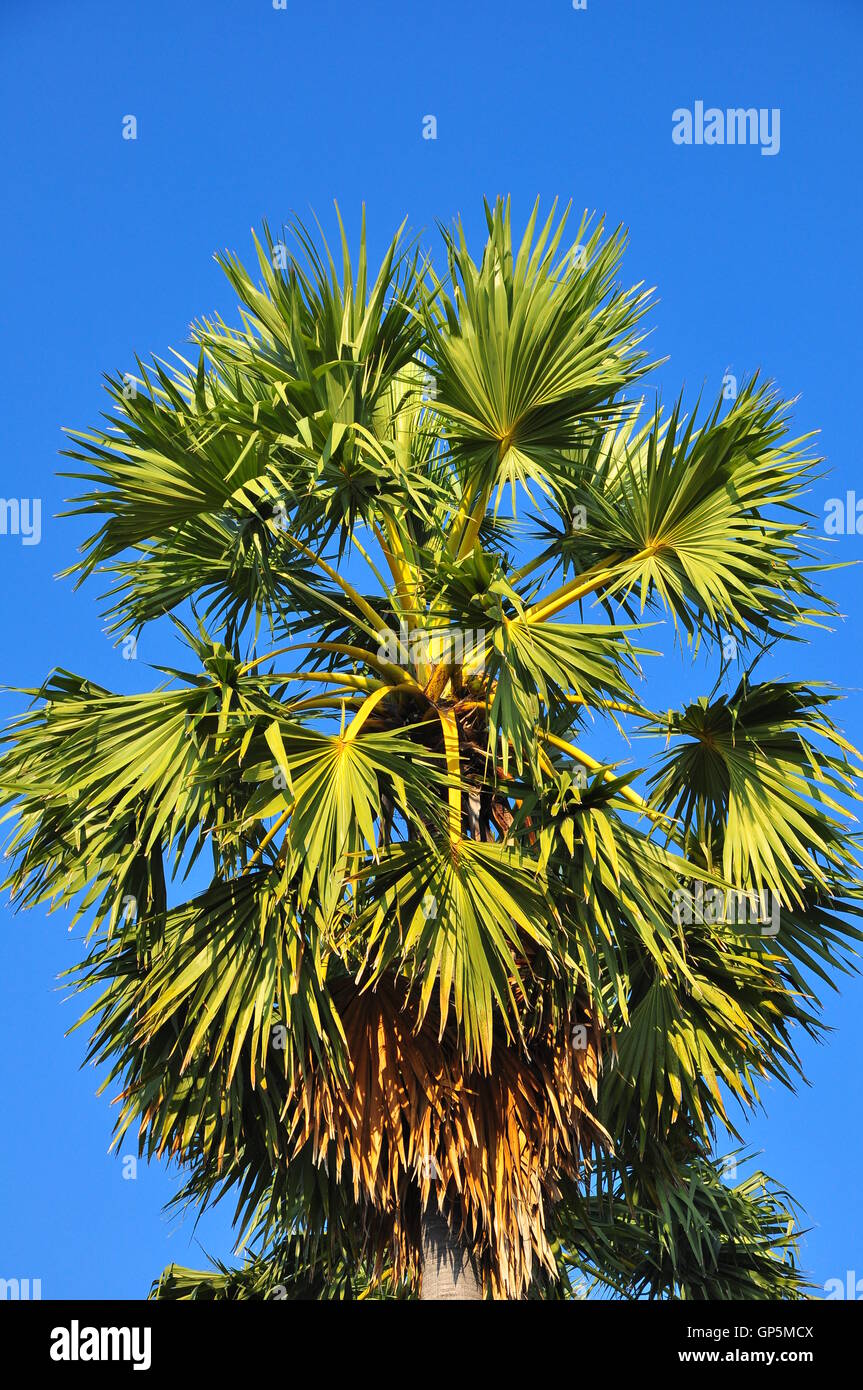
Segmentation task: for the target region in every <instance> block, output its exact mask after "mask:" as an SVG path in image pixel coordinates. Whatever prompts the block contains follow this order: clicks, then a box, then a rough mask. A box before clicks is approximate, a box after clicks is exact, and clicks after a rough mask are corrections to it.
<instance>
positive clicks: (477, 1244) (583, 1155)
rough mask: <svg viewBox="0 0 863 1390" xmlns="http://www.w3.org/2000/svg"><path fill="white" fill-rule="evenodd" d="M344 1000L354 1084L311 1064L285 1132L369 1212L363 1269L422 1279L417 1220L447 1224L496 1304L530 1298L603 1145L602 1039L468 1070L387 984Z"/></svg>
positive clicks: (569, 1032) (556, 1042)
mask: <svg viewBox="0 0 863 1390" xmlns="http://www.w3.org/2000/svg"><path fill="white" fill-rule="evenodd" d="M342 994H343V995H344V997H340V998H338V999H336V1000H335V1003H336V1006H337V1007H338V1009H339V1012H340V1015H341V1018H342V1022H343V1025H344V1030H345V1035H346V1038H347V1044H348V1050H349V1057H350V1064H349V1075H348V1078H347V1080H346V1081H340V1080H339V1079H338V1077H337V1076H336V1075H335V1074H334V1073H333V1072H332V1071H331V1070H325V1069H322V1068H319V1067H315V1066H313V1065H310V1066H309V1067H308V1068H307V1069H306V1071H305V1077H304V1080H303V1081H301V1082H298V1084H297V1086H296V1087H295V1089H294V1090H293V1091H292V1092H291V1094H290V1095H289V1098H288V1102H287V1106H286V1119H287V1122H288V1125H289V1129H290V1132H291V1136H292V1149H293V1154H294V1156H299V1154H300V1152H301V1151H302V1150H303V1149H304V1148H305V1147H306V1146H309V1148H310V1149H311V1151H312V1154H313V1157H314V1161H315V1162H316V1163H318V1164H322V1165H326V1166H327V1168H328V1171H330V1173H331V1174H333V1175H334V1176H335V1178H336V1179H337V1180H344V1179H347V1180H348V1181H349V1182H350V1183H352V1186H353V1195H354V1200H355V1202H356V1203H357V1204H358V1205H359V1206H360V1207H361V1208H362V1209H363V1210H364V1211H365V1213H366V1217H367V1219H366V1221H365V1231H366V1245H367V1248H366V1249H365V1251H364V1255H365V1257H366V1258H367V1259H368V1260H369V1261H370V1263H372V1264H374V1265H375V1267H377V1268H381V1267H382V1266H383V1262H384V1260H385V1259H386V1260H387V1261H391V1262H392V1263H393V1265H394V1267H395V1270H396V1277H403V1276H406V1275H411V1274H415V1272H416V1269H417V1267H418V1259H419V1230H420V1222H419V1217H420V1213H421V1212H422V1211H424V1210H426V1209H428V1208H431V1209H436V1210H438V1211H440V1212H442V1213H443V1214H445V1216H446V1218H447V1220H448V1221H449V1222H450V1223H451V1224H452V1225H453V1227H454V1229H455V1231H456V1233H457V1234H459V1235H460V1236H462V1237H464V1238H465V1239H466V1241H467V1242H468V1243H469V1244H470V1247H471V1249H472V1250H473V1251H474V1253H475V1257H476V1258H477V1260H478V1262H479V1264H480V1266H481V1268H482V1270H483V1274H484V1277H485V1279H486V1280H487V1281H489V1282H490V1284H491V1287H492V1291H493V1292H494V1294H495V1295H496V1296H501V1297H505V1298H520V1297H522V1296H523V1295H524V1294H525V1293H526V1291H527V1289H528V1286H529V1285H530V1283H531V1281H532V1279H533V1278H534V1277H535V1275H536V1274H537V1273H538V1272H540V1271H543V1272H546V1273H548V1274H549V1275H552V1276H553V1275H554V1273H555V1265H554V1260H553V1256H552V1252H551V1249H550V1247H549V1243H548V1240H547V1238H546V1216H547V1212H548V1209H549V1205H550V1204H551V1203H553V1202H554V1201H555V1200H556V1199H557V1197H558V1195H559V1193H558V1187H557V1183H558V1181H559V1180H560V1179H562V1178H567V1179H574V1180H578V1179H579V1178H580V1176H581V1175H582V1173H583V1170H584V1166H585V1164H586V1163H587V1162H589V1155H590V1153H591V1150H592V1149H593V1148H594V1147H595V1146H598V1145H603V1144H604V1143H606V1142H607V1135H606V1134H605V1131H604V1130H603V1128H602V1126H601V1125H600V1123H599V1121H598V1120H597V1118H596V1116H595V1113H594V1102H595V1101H596V1096H597V1073H598V1057H599V1039H598V1035H597V1030H596V1027H595V1025H594V1023H593V1021H592V1020H591V1018H590V1017H589V1015H588V1014H587V1013H584V1014H583V1016H582V1017H580V1018H579V1019H578V1020H577V1021H575V1024H574V1026H573V1024H572V1023H570V1025H569V1026H568V1027H566V1028H564V1029H563V1030H561V1029H558V1030H557V1031H556V1032H555V1033H554V1034H553V1035H551V1034H550V1035H549V1036H547V1037H544V1038H541V1039H539V1040H538V1041H537V1042H536V1043H535V1044H534V1045H533V1046H532V1047H531V1053H530V1056H529V1057H528V1056H527V1055H526V1054H525V1053H524V1052H523V1051H519V1050H518V1049H516V1048H515V1047H507V1046H501V1047H499V1048H498V1047H496V1048H495V1052H494V1058H493V1063H492V1067H491V1070H490V1071H489V1072H488V1073H484V1072H482V1071H480V1070H479V1069H475V1070H467V1069H466V1068H465V1065H464V1059H463V1054H462V1052H461V1051H460V1049H459V1047H458V1042H457V1038H456V1036H455V1032H454V1030H449V1029H445V1030H444V1034H443V1037H442V1038H439V1037H438V1029H437V1027H436V1023H435V1020H434V1019H432V1018H430V1017H429V1016H426V1019H425V1020H424V1023H423V1026H422V1028H421V1029H420V1030H419V1031H416V1029H415V1026H414V1017H413V1016H412V1012H411V1010H410V1009H409V1008H408V1007H406V1003H405V1000H404V998H403V997H401V995H400V993H399V992H398V991H397V990H396V988H395V987H394V986H393V985H392V984H390V983H389V982H382V983H381V985H380V986H379V987H378V988H377V989H375V990H369V991H366V992H359V991H357V990H356V989H355V987H353V986H351V985H347V984H346V985H345V986H343V987H342Z"/></svg>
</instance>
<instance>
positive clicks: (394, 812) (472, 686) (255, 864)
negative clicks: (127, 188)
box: [0, 202, 860, 1298]
mask: <svg viewBox="0 0 863 1390" xmlns="http://www.w3.org/2000/svg"><path fill="white" fill-rule="evenodd" d="M486 214H487V223H488V238H487V242H486V245H485V247H484V250H483V252H482V256H481V259H480V260H479V262H475V261H474V260H473V259H472V257H471V254H470V252H469V250H468V247H467V242H466V238H465V234H464V231H463V229H462V226H461V224H460V223H457V224H456V226H455V229H454V230H453V231H452V232H451V233H446V232H445V233H444V250H445V258H446V265H445V270H444V271H443V272H442V274H441V276H438V275H437V274H436V273H435V270H434V268H433V266H432V263H431V261H430V260H429V259H426V258H425V257H423V256H421V254H420V251H419V249H418V247H417V246H416V244H407V245H406V244H405V243H404V241H403V238H402V232H401V230H400V232H399V233H398V234H397V235H396V237H395V238H394V240H393V241H392V243H391V245H390V246H389V248H388V250H387V252H386V255H385V256H384V259H383V263H382V265H381V267H380V270H379V271H378V272H377V275H376V276H375V277H374V278H373V279H372V277H371V276H370V274H369V269H368V262H367V255H366V235H365V219H364V218H363V226H362V232H361V237H360V249H359V258H358V262H357V265H356V269H354V267H353V265H352V262H351V257H350V254H349V250H348V241H347V238H346V235H345V232H344V229H343V227H342V224H341V221H339V228H340V234H341V249H342V265H341V267H337V265H336V264H335V262H334V260H333V258H332V256H331V254H330V251H329V249H328V248H327V245H326V242H325V241H324V240H323V237H322V236H317V234H315V235H313V234H311V233H310V232H309V231H308V230H307V229H305V228H304V227H303V226H302V225H295V226H294V227H293V228H292V229H291V230H290V233H289V234H288V233H286V234H285V239H281V240H276V239H274V238H273V236H272V234H271V233H270V232H269V230H268V229H267V228H266V227H265V228H264V236H263V239H262V241H261V242H256V245H257V252H258V261H259V266H260V271H259V274H260V279H259V280H258V282H257V283H256V282H255V279H254V277H253V276H252V275H250V274H249V273H248V272H247V271H246V270H245V269H244V268H243V266H242V265H241V264H240V262H239V261H238V260H237V259H235V258H234V257H233V256H230V255H226V256H224V257H221V258H218V259H219V261H220V264H221V266H222V268H223V270H224V271H225V273H226V275H227V277H228V279H229V281H230V284H231V286H232V287H233V290H234V291H235V292H236V294H237V296H238V298H239V300H240V304H241V320H240V325H239V326H238V327H230V326H229V325H228V324H226V323H225V322H224V321H223V320H222V319H221V318H213V319H209V320H202V321H201V322H199V323H198V324H196V325H194V326H193V331H192V343H193V351H192V354H191V357H192V360H187V359H186V358H183V357H179V358H178V359H177V364H176V365H174V366H172V367H170V368H169V367H168V366H166V365H165V364H164V363H162V362H158V361H157V362H156V363H154V364H153V365H151V366H146V365H144V364H142V363H140V362H139V364H138V373H137V375H136V376H135V377H134V378H131V377H121V376H117V377H115V378H111V379H109V380H108V387H107V389H108V391H109V394H110V396H111V400H112V404H113V407H114V413H113V414H112V415H111V416H110V417H109V424H108V426H107V427H106V426H100V427H99V428H97V429H96V430H94V431H92V432H88V433H76V434H75V435H73V437H72V447H71V448H70V449H69V450H68V454H69V457H71V458H72V459H73V460H75V468H76V472H75V473H73V474H72V476H73V477H76V478H78V479H79V480H83V481H84V486H85V489H86V490H85V491H83V493H82V495H80V496H79V497H77V498H76V502H75V507H76V512H75V514H77V515H83V516H85V517H87V518H88V519H89V520H90V521H91V523H92V526H93V533H92V535H91V537H90V539H89V540H88V542H87V543H86V545H85V546H84V548H83V552H82V558H81V560H80V561H79V563H78V564H77V565H76V566H75V569H74V571H73V572H74V573H76V575H77V578H78V580H79V581H80V580H83V579H84V578H86V577H87V576H89V575H91V574H93V573H100V574H108V575H109V576H110V579H109V581H108V582H109V589H108V596H109V606H108V615H109V621H110V625H111V630H112V632H113V633H114V634H115V635H116V637H117V640H118V641H120V640H128V639H130V638H134V637H135V636H136V635H137V634H138V633H139V632H140V630H141V629H142V628H143V627H144V626H145V624H147V623H151V622H154V621H155V620H157V619H159V618H161V617H163V616H164V615H166V614H167V615H170V617H171V620H172V621H173V622H174V624H175V627H176V634H177V639H178V642H179V643H180V644H181V646H182V649H183V655H182V657H180V658H178V665H177V667H176V668H172V669H170V670H168V669H164V668H162V669H163V675H164V676H165V680H164V682H163V684H161V685H160V686H159V688H158V689H156V690H154V691H152V692H150V693H143V694H138V695H132V696H121V695H116V694H113V693H112V692H111V691H110V690H107V689H104V688H103V687H101V686H97V685H94V684H92V683H91V682H90V681H88V680H86V679H85V678H83V677H79V676H75V675H72V674H70V673H68V672H66V671H55V672H54V673H53V674H52V675H51V676H50V677H49V678H48V679H47V680H46V682H45V684H44V685H43V686H42V687H41V689H39V690H35V691H32V692H29V693H30V694H31V695H32V696H33V697H34V703H33V705H32V706H31V708H30V709H29V710H28V712H26V713H25V714H23V715H22V716H20V717H18V718H17V719H16V720H14V721H13V722H12V723H11V725H10V726H9V728H8V730H7V732H6V734H5V737H4V750H3V754H2V758H0V787H2V794H3V797H4V800H5V804H6V815H7V817H11V832H10V845H9V849H10V853H11V855H12V869H11V873H10V877H9V880H8V886H9V888H10V889H11V892H12V894H13V896H14V898H15V900H16V901H17V902H18V903H20V904H22V905H24V906H32V905H35V904H38V903H50V904H51V905H52V906H57V905H68V906H71V907H72V908H73V909H74V919H73V920H74V921H78V920H80V919H82V918H86V920H87V922H88V924H89V931H88V937H87V950H86V954H85V957H84V959H83V960H82V961H81V963H80V965H79V966H78V967H77V968H76V970H75V971H74V972H72V975H73V980H74V984H75V987H76V988H77V989H80V990H86V991H88V994H87V1000H88V1002H87V1003H86V1011H85V1012H84V1015H83V1018H82V1020H81V1022H82V1024H83V1025H84V1026H85V1027H87V1028H88V1029H89V1030H90V1034H91V1044H90V1050H89V1057H90V1058H91V1059H93V1060H94V1061H96V1062H97V1063H99V1064H100V1065H102V1066H103V1067H104V1068H105V1069H106V1080H105V1085H106V1086H108V1085H114V1083H117V1082H119V1086H120V1105H119V1113H118V1118H117V1125H116V1134H117V1138H118V1139H119V1137H120V1136H122V1135H123V1134H125V1133H126V1132H127V1131H128V1130H129V1129H130V1127H133V1128H134V1130H135V1131H136V1133H137V1140H138V1145H139V1151H140V1153H141V1154H142V1155H144V1156H146V1157H148V1158H150V1157H155V1156H159V1157H162V1156H167V1157H170V1158H173V1159H175V1160H176V1161H177V1163H178V1164H179V1166H180V1168H181V1171H182V1174H183V1178H182V1184H181V1186H180V1189H179V1191H178V1195H177V1200H178V1201H181V1202H186V1201H192V1202H193V1203H197V1204H200V1205H206V1204H207V1203H210V1202H212V1201H215V1200H218V1199H220V1198H222V1197H224V1196H226V1195H228V1194H232V1196H233V1197H234V1198H235V1200H236V1221H237V1223H238V1226H239V1230H240V1234H241V1244H242V1245H243V1246H244V1247H245V1249H246V1251H247V1253H246V1256H245V1261H244V1263H243V1264H242V1265H241V1266H240V1267H238V1268H236V1269H229V1268H227V1267H223V1266H218V1267H216V1268H214V1269H212V1270H209V1271H206V1270H205V1271H194V1270H184V1269H180V1268H178V1267H177V1266H172V1267H171V1268H170V1269H169V1270H167V1271H166V1272H165V1274H164V1275H163V1276H162V1278H161V1279H160V1280H158V1281H157V1283H156V1285H155V1289H154V1292H155V1294H156V1295H157V1296H161V1297H170V1298H240V1297H314V1298H324V1297H366V1296H368V1297H412V1296H415V1295H416V1294H417V1292H418V1291H419V1290H420V1289H421V1290H422V1297H423V1298H444V1297H446V1298H449V1297H470V1298H475V1297H480V1296H494V1297H498V1298H521V1297H534V1298H535V1297H550V1298H556V1297H567V1296H575V1295H577V1294H578V1293H579V1292H581V1291H583V1289H584V1287H585V1286H588V1287H589V1286H592V1285H593V1284H594V1283H596V1284H598V1285H599V1286H601V1287H602V1289H604V1290H606V1291H612V1292H613V1293H616V1294H618V1295H620V1296H624V1297H686V1298H760V1297H768V1298H770V1297H774V1298H775V1297H783V1298H785V1297H787V1298H794V1297H800V1296H803V1295H804V1293H805V1289H806V1287H807V1285H806V1282H805V1279H804V1276H803V1274H802V1273H801V1271H800V1268H799V1264H798V1258H797V1255H796V1254H795V1251H796V1239H797V1235H798V1230H799V1228H798V1226H797V1216H796V1210H795V1207H794V1204H793V1201H792V1199H791V1198H790V1197H789V1196H788V1195H787V1194H786V1193H785V1192H784V1191H783V1189H782V1188H781V1187H779V1186H778V1185H777V1184H776V1183H775V1182H774V1181H773V1180H772V1179H770V1178H769V1177H767V1176H765V1175H764V1174H762V1173H759V1172H754V1173H750V1174H749V1176H747V1177H745V1178H741V1179H740V1180H739V1181H736V1180H733V1179H732V1178H731V1177H730V1167H729V1160H728V1159H727V1157H726V1158H723V1157H722V1156H720V1155H719V1154H718V1152H717V1146H718V1145H720V1144H721V1141H722V1139H723V1136H725V1137H726V1138H728V1139H729V1142H731V1143H732V1144H733V1145H736V1144H737V1142H738V1139H739V1133H738V1129H737V1125H738V1124H739V1123H740V1119H741V1116H745V1113H746V1112H747V1111H749V1110H751V1109H752V1107H754V1106H756V1105H757V1104H758V1089H757V1088H758V1085H759V1083H760V1081H761V1080H763V1079H770V1078H773V1079H776V1080H778V1081H781V1082H783V1083H785V1084H787V1085H793V1084H794V1082H795V1080H796V1079H797V1078H798V1077H799V1075H800V1061H799V1057H798V1052H797V1049H796V1047H795V1036H794V1030H795V1028H800V1029H802V1030H804V1031H805V1032H807V1033H809V1034H811V1035H817V1034H818V1032H819V1030H820V1026H821V1025H820V1024H819V1001H818V998H817V996H816V987H818V986H819V984H827V985H832V984H833V983H834V981H835V977H836V975H837V973H838V972H839V971H842V970H844V969H847V968H848V966H849V958H850V956H851V955H852V954H853V951H852V942H854V941H856V940H859V939H860V932H859V931H858V930H857V929H856V928H854V927H853V926H852V925H850V924H849V923H848V921H847V918H848V916H849V915H851V914H854V913H856V912H857V911H858V910H859V909H858V906H857V899H858V893H859V884H858V879H857V860H856V858H855V856H854V853H853V849H852V840H851V838H850V836H849V832H848V829H847V825H848V821H849V816H848V811H847V805H848V803H849V800H853V799H857V800H859V791H858V785H857V779H858V776H859V768H858V766H857V763H856V754H855V753H854V750H853V749H852V748H851V747H850V745H849V744H848V743H847V742H846V740H845V739H844V738H843V736H842V734H841V733H840V732H839V730H838V729H837V728H836V726H835V725H834V723H833V722H832V720H831V717H830V711H831V707H832V705H833V702H834V701H835V699H836V692H835V691H834V690H832V689H830V688H828V687H826V686H825V685H823V684H818V683H805V682H801V681H782V680H779V679H776V678H773V677H770V676H768V675H765V676H764V678H763V679H756V668H757V667H758V666H759V663H761V662H763V661H764V660H765V659H766V654H767V653H768V652H769V650H770V649H771V648H772V646H773V645H775V643H776V642H777V641H779V640H781V639H782V638H788V637H791V638H794V637H799V636H800V634H801V632H802V631H803V630H805V628H806V626H807V625H810V626H811V625H817V624H819V623H822V624H823V622H824V621H825V620H826V619H827V618H829V616H830V614H831V613H832V612H833V611H834V610H833V607H832V605H831V603H830V602H829V600H827V599H824V598H822V597H821V596H820V594H819V590H818V588H817V582H816V581H817V575H816V570H817V569H823V568H825V566H823V565H819V564H818V557H817V554H816V552H815V551H814V550H813V548H812V535H813V532H812V528H811V527H810V525H809V520H808V516H807V513H806V512H805V511H804V510H803V508H802V505H801V497H802V494H803V493H804V492H805V490H806V488H807V486H808V485H809V483H810V482H811V480H812V478H813V470H814V468H815V466H816V460H814V459H813V458H812V457H811V456H810V452H809V444H808V440H807V439H805V438H804V439H793V438H790V437H789V413H788V408H787V407H786V406H785V405H784V404H783V402H782V401H781V400H780V398H779V397H778V395H777V393H776V392H775V390H774V389H773V388H772V387H770V386H769V385H766V384H762V383H760V382H759V380H758V379H757V378H754V379H752V380H750V381H747V382H744V383H743V385H742V386H741V389H740V391H739V393H738V395H737V397H736V399H735V400H733V402H731V403H729V404H726V403H725V402H723V401H722V400H720V401H719V402H718V404H717V405H716V407H715V408H714V409H712V410H711V411H710V412H709V413H708V414H707V415H706V416H705V417H704V418H703V419H702V418H700V416H699V411H698V409H696V411H695V412H693V413H692V414H691V415H689V416H688V417H687V416H684V413H683V408H682V403H681V402H680V401H678V402H677V404H676V405H675V406H674V408H673V409H672V410H671V411H670V413H666V412H665V411H663V409H662V408H661V406H660V405H659V404H657V405H656V407H655V408H654V409H651V410H647V411H645V410H644V408H643V405H642V403H641V401H640V400H639V399H638V397H637V395H636V393H635V390H634V388H636V387H637V386H639V384H640V383H641V381H642V378H643V377H644V376H645V374H646V373H647V372H648V371H649V370H650V367H651V364H650V363H648V362H647V360H646V353H645V351H644V349H643V346H642V343H643V322H642V321H643V319H644V315H645V313H646V312H647V311H648V309H649V308H650V302H651V298H650V294H649V293H646V292H644V291H642V290H640V289H639V288H636V289H632V290H623V289H621V287H620V285H619V283H618V281H617V278H616V277H617V271H618V266H619V263H620V259H621V255H622V252H623V249H624V245H625V238H624V236H623V235H622V233H621V232H620V231H617V232H615V233H613V234H611V235H606V233H605V230H604V227H603V225H602V223H599V224H598V225H594V224H593V223H592V222H591V221H589V220H585V221H584V222H582V225H581V227H580V228H579V231H578V235H577V238H576V241H575V242H574V243H573V244H572V245H571V246H568V245H566V244H565V243H564V241H563V236H564V231H565V225H566V217H563V218H558V217H557V214H556V211H555V209H552V213H551V215H550V216H549V217H548V219H547V220H546V221H545V223H544V224H542V225H541V224H540V222H539V221H538V213H537V209H536V208H535V209H534V212H533V215H532V216H531V218H530V220H529V223H528V226H527V229H526V231H525V233H524V236H523V238H522V240H521V243H520V245H519V246H518V247H517V249H516V248H515V247H514V246H513V240H512V234H511V225H510V208H509V203H508V202H507V203H502V202H498V203H497V204H496V205H495V206H494V207H493V208H489V207H487V208H486ZM288 235H289V236H290V242H288V239H287V238H288ZM662 617H665V618H666V619H667V620H668V621H667V623H666V626H665V628H664V629H663V627H662V626H658V625H657V622H656V620H657V618H659V619H661V618H662ZM648 626H649V627H650V631H649V632H648V631H647V628H648ZM664 630H666V631H668V632H669V634H670V636H671V638H672V639H673V640H674V639H676V638H677V637H678V636H679V637H680V638H681V643H682V642H683V640H684V639H685V641H686V643H687V644H688V645H689V646H690V647H691V648H693V649H695V650H697V649H698V648H699V646H701V647H703V648H704V649H706V651H707V652H708V654H709V655H712V656H713V658H714V660H715V664H716V667H717V672H716V674H717V679H716V684H715V686H714V688H713V690H712V692H711V693H710V694H708V695H702V696H699V697H697V698H696V697H693V699H692V701H691V702H684V703H683V705H682V708H681V709H680V710H669V711H667V712H654V711H652V710H651V709H650V708H649V706H648V705H647V704H645V703H644V702H643V695H644V694H645V693H646V692H645V688H644V685H645V683H644V679H643V669H642V658H643V657H645V655H647V654H649V652H650V650H651V649H650V648H648V647H646V646H645V645H644V643H645V642H646V641H647V640H648V639H649V640H650V642H651V643H656V641H657V640H658V635H659V636H661V634H662V632H663V631H664ZM720 652H722V653H723V655H722V656H720ZM732 653H733V655H732ZM670 654H673V653H670ZM732 668H733V669H734V670H735V675H734V678H733V679H731V671H732ZM682 669H683V668H682ZM761 670H762V671H763V670H764V667H763V666H762V667H761ZM632 734H638V735H639V736H641V737H642V738H644V739H647V740H653V744H654V747H655V751H652V752H650V753H649V755H648V758H647V760H646V761H645V768H644V769H639V768H633V767H624V764H623V762H622V761H621V758H623V757H625V755H626V749H625V748H624V747H623V745H621V748H620V757H618V756H617V755H616V754H615V755H613V756H609V753H608V751H607V750H608V749H609V748H611V747H613V744H612V741H613V740H614V739H615V738H616V737H617V736H618V735H619V736H620V737H621V738H623V739H624V740H627V739H628V736H629V735H632ZM644 772H646V774H647V775H646V777H643V776H642V774H643V773H644ZM640 778H642V781H641V783H640V785H641V790H640V791H639V790H637V789H636V785H635V784H636V782H638V781H639V779H640ZM192 870H194V872H195V873H196V874H197V875H198V876H199V882H200V887H199V888H198V889H196V891H194V892H193V893H192V894H191V896H190V890H189V889H185V888H183V886H182V885H183V882H184V879H185V877H186V875H187V874H188V873H189V872H190V871H192ZM172 885H173V886H172ZM93 990H95V994H94V993H92V992H91V991H93ZM798 1036H799V1034H798ZM735 1161H736V1160H735ZM741 1161H742V1160H741Z"/></svg>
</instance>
